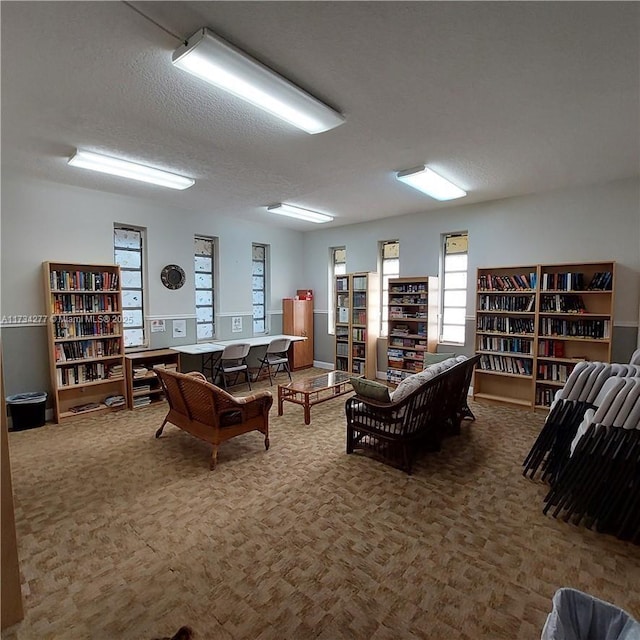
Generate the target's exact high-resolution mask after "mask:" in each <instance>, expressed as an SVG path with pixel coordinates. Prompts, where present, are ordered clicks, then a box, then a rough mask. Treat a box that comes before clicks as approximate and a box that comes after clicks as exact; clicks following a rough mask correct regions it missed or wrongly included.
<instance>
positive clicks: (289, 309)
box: [282, 298, 313, 370]
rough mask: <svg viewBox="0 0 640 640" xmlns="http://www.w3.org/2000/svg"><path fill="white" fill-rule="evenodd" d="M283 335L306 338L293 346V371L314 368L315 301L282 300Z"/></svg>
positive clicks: (290, 360)
mask: <svg viewBox="0 0 640 640" xmlns="http://www.w3.org/2000/svg"><path fill="white" fill-rule="evenodd" d="M282 333H284V334H285V335H289V336H304V337H306V338H307V339H306V340H300V341H297V342H293V343H292V344H291V349H290V351H289V364H290V366H291V369H292V370H295V369H305V368H306V367H312V366H313V300H295V299H293V298H283V300H282Z"/></svg>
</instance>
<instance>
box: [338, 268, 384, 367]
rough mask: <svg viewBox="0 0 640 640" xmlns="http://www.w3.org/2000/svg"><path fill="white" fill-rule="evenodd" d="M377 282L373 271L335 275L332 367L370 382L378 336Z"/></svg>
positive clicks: (378, 295) (377, 278)
mask: <svg viewBox="0 0 640 640" xmlns="http://www.w3.org/2000/svg"><path fill="white" fill-rule="evenodd" d="M379 280H380V279H379V276H378V274H377V273H375V272H371V273H365V272H363V273H349V274H346V275H342V276H336V305H335V309H336V329H335V331H336V337H335V367H336V369H337V370H338V371H347V372H349V373H353V374H354V375H363V376H364V377H365V378H369V379H371V380H374V379H375V378H376V369H377V365H376V349H377V339H378V335H379V333H380V288H379Z"/></svg>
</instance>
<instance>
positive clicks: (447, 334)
mask: <svg viewBox="0 0 640 640" xmlns="http://www.w3.org/2000/svg"><path fill="white" fill-rule="evenodd" d="M468 245H469V235H468V234H467V232H466V231H465V232H463V233H451V234H446V235H444V236H443V243H442V270H441V273H442V325H441V328H440V342H453V343H457V344H464V341H465V316H466V313H467V257H468V255H467V254H468Z"/></svg>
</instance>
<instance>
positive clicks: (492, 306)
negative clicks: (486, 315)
mask: <svg viewBox="0 0 640 640" xmlns="http://www.w3.org/2000/svg"><path fill="white" fill-rule="evenodd" d="M535 304H536V297H535V296H491V295H481V296H480V298H479V300H478V307H479V309H480V311H534V310H535Z"/></svg>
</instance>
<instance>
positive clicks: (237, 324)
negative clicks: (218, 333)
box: [231, 316, 242, 333]
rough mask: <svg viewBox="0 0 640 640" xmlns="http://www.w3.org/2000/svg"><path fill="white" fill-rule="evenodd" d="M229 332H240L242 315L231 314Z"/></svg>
mask: <svg viewBox="0 0 640 640" xmlns="http://www.w3.org/2000/svg"><path fill="white" fill-rule="evenodd" d="M231 333H242V316H231Z"/></svg>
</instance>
